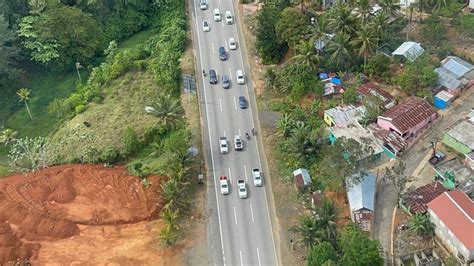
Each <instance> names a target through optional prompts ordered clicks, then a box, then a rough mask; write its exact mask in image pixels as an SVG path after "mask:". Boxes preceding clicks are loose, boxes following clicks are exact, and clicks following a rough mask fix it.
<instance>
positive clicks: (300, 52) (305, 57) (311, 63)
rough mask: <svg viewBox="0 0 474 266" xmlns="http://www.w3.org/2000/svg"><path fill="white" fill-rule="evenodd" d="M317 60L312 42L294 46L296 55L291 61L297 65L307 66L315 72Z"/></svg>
mask: <svg viewBox="0 0 474 266" xmlns="http://www.w3.org/2000/svg"><path fill="white" fill-rule="evenodd" d="M319 60H320V58H319V55H318V53H317V52H316V48H315V47H314V42H312V41H301V42H300V44H299V45H297V46H296V55H295V56H293V58H291V61H293V62H295V63H297V64H303V65H307V66H308V67H310V68H311V69H312V70H317V68H318V63H319Z"/></svg>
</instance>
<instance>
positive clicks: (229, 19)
mask: <svg viewBox="0 0 474 266" xmlns="http://www.w3.org/2000/svg"><path fill="white" fill-rule="evenodd" d="M225 23H227V24H232V23H234V18H233V17H232V14H231V13H230V11H226V12H225Z"/></svg>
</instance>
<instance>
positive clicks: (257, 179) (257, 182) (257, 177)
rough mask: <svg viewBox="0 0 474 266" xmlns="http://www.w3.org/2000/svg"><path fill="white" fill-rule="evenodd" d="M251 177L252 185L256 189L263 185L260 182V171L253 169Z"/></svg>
mask: <svg viewBox="0 0 474 266" xmlns="http://www.w3.org/2000/svg"><path fill="white" fill-rule="evenodd" d="M252 176H253V184H254V185H255V186H256V187H261V186H262V185H263V182H262V172H260V169H258V168H253V169H252Z"/></svg>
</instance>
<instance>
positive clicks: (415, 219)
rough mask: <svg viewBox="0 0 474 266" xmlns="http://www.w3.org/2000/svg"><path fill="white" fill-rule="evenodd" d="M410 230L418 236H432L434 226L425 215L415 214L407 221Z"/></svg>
mask: <svg viewBox="0 0 474 266" xmlns="http://www.w3.org/2000/svg"><path fill="white" fill-rule="evenodd" d="M408 226H409V228H410V230H411V231H412V232H413V233H415V234H417V235H420V236H430V237H432V236H433V235H434V225H433V223H431V221H430V219H429V217H428V215H427V214H422V213H419V212H417V213H415V214H414V215H413V216H412V217H411V218H410V220H408Z"/></svg>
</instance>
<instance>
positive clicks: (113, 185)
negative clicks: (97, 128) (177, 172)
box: [0, 165, 162, 265]
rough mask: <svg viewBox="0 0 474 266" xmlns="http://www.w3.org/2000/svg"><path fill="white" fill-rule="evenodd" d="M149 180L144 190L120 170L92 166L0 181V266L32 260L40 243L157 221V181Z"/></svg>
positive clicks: (54, 169)
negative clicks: (104, 228)
mask: <svg viewBox="0 0 474 266" xmlns="http://www.w3.org/2000/svg"><path fill="white" fill-rule="evenodd" d="M150 181H151V183H152V185H151V186H150V188H148V189H144V188H143V186H142V185H141V183H140V180H139V179H138V178H136V177H133V176H130V175H128V173H127V171H126V170H125V169H123V168H122V167H114V168H105V167H103V166H97V165H63V166H55V167H51V168H49V169H46V170H43V171H38V172H34V173H28V174H26V175H17V176H10V177H6V178H3V179H0V264H1V265H3V264H5V263H6V262H8V261H25V260H30V259H33V260H35V259H37V258H38V254H39V251H40V249H41V246H42V244H41V243H43V244H44V243H47V242H55V241H60V240H63V239H66V238H70V239H73V238H74V236H82V235H83V234H82V232H83V231H86V229H87V230H90V228H91V227H100V226H118V225H130V224H134V223H138V222H141V221H144V220H149V219H151V218H154V217H156V215H157V214H158V213H159V211H160V210H161V207H162V206H161V204H160V200H159V196H160V194H159V183H160V179H159V178H158V177H151V178H150ZM72 252H74V251H72Z"/></svg>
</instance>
